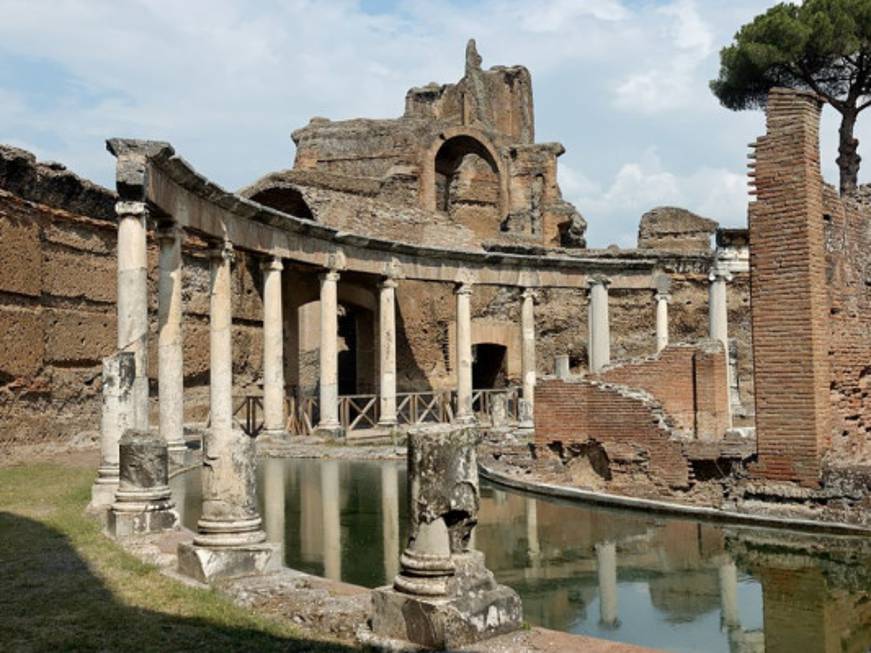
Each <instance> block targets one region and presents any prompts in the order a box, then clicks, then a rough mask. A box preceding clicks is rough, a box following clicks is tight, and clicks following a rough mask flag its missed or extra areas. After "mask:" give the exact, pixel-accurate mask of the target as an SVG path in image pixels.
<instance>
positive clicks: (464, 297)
mask: <svg viewBox="0 0 871 653" xmlns="http://www.w3.org/2000/svg"><path fill="white" fill-rule="evenodd" d="M454 294H455V295H456V297H457V414H456V416H455V417H456V420H457V421H460V422H467V421H473V420H474V414H473V413H472V286H471V284H468V283H463V284H459V285H458V286H457V288H456V290H455V291H454Z"/></svg>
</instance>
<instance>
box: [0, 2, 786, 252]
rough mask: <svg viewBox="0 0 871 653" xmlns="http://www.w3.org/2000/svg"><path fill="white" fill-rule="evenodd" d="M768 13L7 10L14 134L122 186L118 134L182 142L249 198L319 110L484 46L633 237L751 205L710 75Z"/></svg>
mask: <svg viewBox="0 0 871 653" xmlns="http://www.w3.org/2000/svg"><path fill="white" fill-rule="evenodd" d="M769 4H770V0H732V1H730V2H726V1H725V0H717V1H713V0H710V1H709V0H705V2H693V1H691V0H674V1H672V2H669V3H667V4H664V5H663V4H662V3H661V2H649V3H648V2H645V3H637V2H631V3H630V2H628V0H627V1H622V0H538V1H537V2H535V3H533V2H528V1H527V0H480V1H479V2H476V3H465V2H464V3H447V2H436V1H428V0H400V2H399V4H398V9H397V10H396V11H393V12H391V13H381V14H378V15H370V14H367V13H365V12H364V11H363V9H362V5H361V3H360V2H359V0H336V1H333V0H331V1H330V2H311V1H310V0H263V2H258V3H246V2H244V1H243V0H208V1H207V0H188V1H186V2H172V1H170V0H129V1H127V2H115V1H113V0H58V1H57V2H33V1H32V0H0V16H2V20H0V75H2V74H3V73H4V71H8V68H9V67H7V66H4V63H5V62H7V61H11V62H12V63H11V66H12V67H14V66H16V65H17V62H19V61H27V62H29V64H28V68H27V70H28V74H27V75H23V74H22V75H21V78H20V79H16V78H15V76H14V75H13V76H12V77H11V78H9V79H11V80H12V81H10V82H7V83H6V84H5V85H4V84H3V82H2V80H3V79H4V77H2V76H0V142H15V143H20V144H27V143H30V144H32V148H31V149H36V150H37V151H38V152H39V154H40V156H43V157H46V158H50V159H56V160H59V161H62V162H64V163H65V164H67V165H68V166H69V167H70V168H71V169H73V170H75V171H77V172H79V173H80V174H83V175H85V176H88V177H91V178H93V179H95V180H96V181H99V182H101V183H104V184H110V183H111V180H112V177H113V174H112V172H113V164H114V161H113V159H112V158H111V157H110V156H109V155H108V154H107V153H106V152H105V151H104V148H103V141H104V140H105V139H106V138H108V137H112V136H129V137H143V138H158V139H163V140H169V141H171V142H172V143H173V145H174V146H175V147H176V150H177V151H178V152H179V153H180V154H181V155H182V156H184V157H185V158H187V159H188V160H190V161H191V162H192V163H193V164H194V165H195V166H196V167H197V168H198V169H199V170H200V171H202V172H203V173H204V174H206V175H208V176H209V177H211V178H213V179H214V180H215V181H217V182H219V183H221V184H223V185H224V186H226V187H229V188H238V187H240V186H242V185H244V184H247V183H250V182H251V181H252V180H253V179H255V178H257V177H258V176H260V175H261V174H263V173H265V172H267V171H270V170H274V169H277V168H284V167H288V166H289V165H290V164H291V162H292V160H293V145H292V143H291V141H290V138H289V135H290V132H291V131H292V130H293V129H296V128H298V127H301V126H303V125H305V124H306V123H307V122H308V120H309V118H310V117H312V116H314V115H322V116H328V117H330V118H333V119H341V118H350V117H355V116H366V117H391V116H398V115H400V114H401V113H402V109H403V99H404V95H405V91H406V90H407V88H409V87H411V86H418V85H421V84H425V83H427V82H429V81H431V80H434V81H438V82H450V81H455V80H456V79H458V78H459V77H460V76H461V75H462V70H463V48H464V45H465V42H466V39H467V38H469V37H475V38H476V39H477V42H478V48H479V51H480V52H481V54H482V56H483V57H484V65H485V66H491V65H496V64H505V65H511V64H525V65H527V66H528V67H529V68H530V70H531V72H532V74H533V82H534V88H535V92H536V100H535V112H536V117H537V125H536V130H537V133H538V134H539V135H540V140H560V141H562V142H563V143H564V144H565V145H566V148H567V153H566V154H565V155H564V156H563V157H562V158H561V159H560V167H561V173H560V181H561V184H562V188H563V191H564V193H565V195H566V196H567V197H568V198H569V199H572V200H575V201H576V202H577V204H578V208H579V209H580V211H581V212H582V213H583V214H584V215H585V216H586V217H587V219H588V220H589V222H590V230H589V232H590V234H589V235H590V242H591V243H593V244H607V243H608V242H610V241H614V240H618V241H620V242H621V243H622V244H626V242H624V241H625V240H626V239H627V238H628V236H627V234H631V235H633V238H634V232H635V229H636V228H637V221H638V217H639V216H640V215H641V213H643V212H644V211H645V210H648V209H649V208H652V206H653V205H656V204H662V203H676V204H681V203H684V204H690V203H692V204H693V206H688V208H694V207H695V210H697V211H699V212H703V213H708V214H709V215H710V216H711V217H714V218H715V219H724V217H725V216H726V215H734V216H737V215H739V213H741V211H739V208H740V207H739V206H738V204H737V203H738V202H739V200H740V198H741V192H743V181H742V182H741V183H740V184H739V183H738V182H737V181H735V179H732V178H731V177H729V176H728V175H730V174H731V175H734V176H736V177H740V178H741V179H742V180H743V174H744V170H743V166H744V162H745V156H744V155H745V145H744V144H746V143H748V142H749V141H750V140H752V139H753V138H754V137H755V136H756V135H757V134H758V133H759V128H758V121H756V120H750V119H748V118H747V117H746V116H744V117H742V116H741V115H740V114H735V113H732V112H729V111H726V110H723V109H721V108H720V107H718V106H717V104H716V101H715V100H714V99H713V98H712V97H711V95H710V93H709V91H708V89H707V80H708V79H709V78H710V77H712V76H713V75H714V74H715V73H716V53H715V50H716V48H718V47H719V46H720V45H722V44H724V43H725V41H727V40H728V38H729V37H730V36H731V34H732V33H734V31H735V30H736V29H737V27H738V26H739V25H740V24H741V23H742V22H743V21H745V20H747V19H748V18H750V17H752V15H753V14H754V13H757V12H758V11H761V10H763V9H765V8H766V7H767V6H768V5H769ZM31 68H32V69H34V70H42V69H43V68H45V69H46V70H48V71H49V72H47V73H46V77H45V79H42V80H40V78H39V76H38V75H35V74H33V75H32V74H30V70H31ZM34 86H38V87H39V91H40V93H47V94H48V95H49V98H50V101H36V100H34V99H33V97H32V89H33V88H34ZM615 106H616V107H617V108H619V109H621V110H620V111H615ZM688 124H689V126H687V125H688ZM687 132H691V133H694V134H697V136H696V137H695V138H694V139H693V138H687V137H686V133H687ZM730 180H731V181H730ZM739 188H740V189H741V192H739V191H738V190H737V189H739ZM717 189H719V190H717ZM736 198H737V199H736ZM720 207H722V214H720V213H719V209H720ZM736 219H737V218H736Z"/></svg>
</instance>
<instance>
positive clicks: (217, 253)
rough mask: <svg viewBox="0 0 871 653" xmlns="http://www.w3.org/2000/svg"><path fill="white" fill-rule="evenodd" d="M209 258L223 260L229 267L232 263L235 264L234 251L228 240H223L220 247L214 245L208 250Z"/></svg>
mask: <svg viewBox="0 0 871 653" xmlns="http://www.w3.org/2000/svg"><path fill="white" fill-rule="evenodd" d="M209 258H211V259H223V260H224V261H226V262H227V263H229V264H230V265H233V263H235V262H236V250H235V248H234V247H233V243H231V242H230V241H229V240H225V241H224V242H223V243H221V244H220V245H215V246H214V247H213V248H212V249H210V250H209Z"/></svg>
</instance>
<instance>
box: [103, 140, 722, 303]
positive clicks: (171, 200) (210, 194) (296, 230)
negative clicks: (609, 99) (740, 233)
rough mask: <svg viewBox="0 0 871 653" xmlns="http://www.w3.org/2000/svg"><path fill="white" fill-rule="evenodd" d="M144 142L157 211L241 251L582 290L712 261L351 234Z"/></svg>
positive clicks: (148, 188)
mask: <svg viewBox="0 0 871 653" xmlns="http://www.w3.org/2000/svg"><path fill="white" fill-rule="evenodd" d="M113 142H116V143H117V142H118V141H113ZM146 145H147V143H146ZM146 145H142V148H144V149H143V151H145V152H146V153H147V154H146V155H145V156H144V158H143V159H137V163H140V162H141V161H144V163H142V164H141V165H142V166H143V169H140V170H138V172H139V173H141V175H142V176H143V182H142V183H143V184H144V188H145V195H146V198H147V200H148V202H149V203H150V204H151V205H153V206H154V207H155V209H157V210H159V211H160V212H162V213H166V214H168V215H172V216H173V217H174V219H175V220H176V221H177V222H178V224H179V225H180V226H182V227H184V228H185V229H189V230H191V231H194V232H197V233H199V234H201V235H204V236H206V237H209V238H219V239H223V238H228V239H229V240H231V241H232V242H233V243H234V244H235V245H236V246H237V247H238V248H239V249H244V250H248V251H251V252H254V253H257V254H260V255H268V256H278V257H281V258H283V259H286V260H287V261H290V262H296V263H302V264H308V265H312V266H316V267H319V268H322V269H323V268H330V267H331V263H335V262H336V256H335V255H336V254H337V253H338V252H339V251H341V252H342V254H343V259H344V265H343V268H344V270H346V271H348V272H360V273H364V274H371V275H375V276H383V274H384V269H385V265H396V264H398V265H401V266H402V271H403V276H404V277H405V278H407V279H412V280H418V281H433V282H442V283H454V282H455V281H456V278H457V275H458V273H460V271H461V270H463V269H465V270H469V271H470V273H472V274H474V277H475V283H476V285H482V286H487V285H497V286H513V287H519V288H525V287H528V286H529V285H536V286H539V287H551V288H578V289H583V288H585V287H586V285H587V280H588V278H589V277H590V276H591V275H595V274H606V275H608V274H610V275H614V283H613V285H612V287H613V288H615V289H618V288H627V289H631V288H638V289H642V288H644V289H653V288H654V281H653V277H654V274H655V272H656V271H659V270H662V269H673V270H675V271H680V272H699V273H706V272H707V271H708V269H709V268H710V265H711V257H710V255H709V254H690V255H688V254H682V255H675V254H669V253H655V252H638V251H626V252H621V254H620V255H614V253H612V252H608V251H601V252H596V251H592V252H586V253H585V255H584V256H570V255H567V254H565V253H560V252H558V250H557V253H554V251H553V250H550V249H548V248H537V249H536V248H530V250H529V251H530V253H520V254H519V253H514V252H509V251H484V250H472V249H459V248H456V249H454V248H444V247H435V246H422V245H412V244H409V243H403V242H398V241H391V240H385V239H379V238H371V237H367V236H363V235H357V234H351V233H348V232H343V231H341V230H338V229H335V228H332V227H328V226H326V225H324V224H321V223H318V222H315V221H313V220H310V219H306V218H299V217H296V216H292V215H289V214H287V213H282V212H281V211H277V210H275V209H271V208H268V207H265V206H262V205H260V204H258V203H257V202H254V201H252V200H248V199H245V198H243V197H240V196H238V195H235V194H233V193H230V192H227V191H225V190H224V189H222V188H220V187H219V186H217V185H216V184H214V183H212V182H210V181H209V180H207V179H206V178H205V177H203V176H201V175H199V174H198V173H197V172H196V171H195V170H193V168H191V166H190V165H189V164H188V163H187V162H185V161H184V159H182V158H181V157H179V156H177V155H175V154H174V152H173V150H172V148H171V147H170V146H168V145H164V146H163V147H154V148H151V149H149V148H148V147H146ZM119 174H121V173H119ZM617 272H619V274H616V273H617ZM531 279H534V280H535V283H534V284H530V280H531Z"/></svg>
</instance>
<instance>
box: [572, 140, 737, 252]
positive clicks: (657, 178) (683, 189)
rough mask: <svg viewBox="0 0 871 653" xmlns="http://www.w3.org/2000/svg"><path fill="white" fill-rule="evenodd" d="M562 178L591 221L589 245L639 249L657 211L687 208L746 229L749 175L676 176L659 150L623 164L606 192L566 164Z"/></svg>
mask: <svg viewBox="0 0 871 653" xmlns="http://www.w3.org/2000/svg"><path fill="white" fill-rule="evenodd" d="M559 178H560V186H561V188H562V190H563V193H564V195H565V196H566V197H567V199H569V200H570V201H572V202H573V203H574V204H575V205H576V206H577V207H578V209H579V210H580V211H581V214H582V215H583V216H584V217H585V218H586V219H587V221H588V232H587V238H588V241H589V242H590V243H591V244H592V245H594V246H597V247H602V246H605V245H607V244H609V243H610V242H613V241H615V240H616V243H617V244H618V245H620V246H621V247H634V246H635V235H636V234H637V230H638V222H639V220H640V219H641V216H642V215H643V214H644V213H645V212H647V211H649V210H650V209H652V208H655V207H657V206H680V207H683V208H687V209H689V210H691V211H693V212H695V213H698V214H700V215H702V216H705V217H708V218H712V219H714V220H717V221H718V222H720V224H722V225H724V226H745V225H746V219H745V216H746V207H747V200H748V195H747V178H746V176H745V175H743V174H739V173H736V172H734V171H731V170H726V169H722V168H708V167H703V168H700V169H698V170H696V171H694V172H692V173H691V174H689V175H679V174H675V173H673V172H670V171H668V170H666V169H664V168H663V164H662V161H661V159H660V157H659V155H658V153H657V152H656V150H654V149H650V150H647V151H646V152H643V153H642V156H641V158H640V159H639V160H638V161H633V162H630V163H626V164H624V165H622V166H621V167H620V169H619V170H618V171H617V173H616V174H615V175H614V177H613V178H612V179H611V180H610V182H609V183H608V184H607V185H606V186H605V187H604V190H603V189H602V187H600V186H598V185H597V184H595V183H593V182H590V181H589V180H588V179H587V177H586V176H585V175H584V173H582V172H580V171H578V170H575V169H573V168H571V167H570V166H567V165H565V164H561V165H560V168H559ZM578 180H580V181H578ZM603 227H607V229H603Z"/></svg>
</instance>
